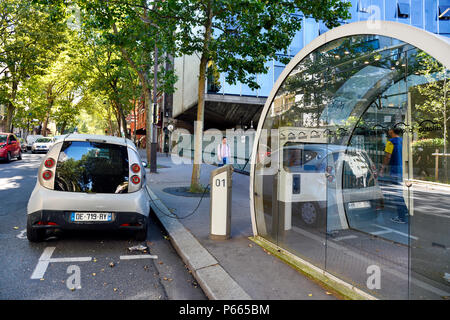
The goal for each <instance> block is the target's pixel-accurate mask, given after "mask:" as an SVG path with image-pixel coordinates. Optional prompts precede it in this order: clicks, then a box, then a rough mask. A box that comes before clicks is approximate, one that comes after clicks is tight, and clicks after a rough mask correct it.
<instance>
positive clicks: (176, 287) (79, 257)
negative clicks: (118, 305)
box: [0, 154, 206, 300]
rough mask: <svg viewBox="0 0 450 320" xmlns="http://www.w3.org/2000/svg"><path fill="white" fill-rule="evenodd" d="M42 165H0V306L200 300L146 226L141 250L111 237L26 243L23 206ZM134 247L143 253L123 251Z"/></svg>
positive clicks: (30, 158)
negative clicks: (32, 302) (4, 303)
mask: <svg viewBox="0 0 450 320" xmlns="http://www.w3.org/2000/svg"><path fill="white" fill-rule="evenodd" d="M42 158H43V155H33V154H24V155H23V160H22V161H17V160H14V161H12V162H11V163H0V202H1V204H0V241H1V242H0V243H1V252H2V254H1V258H2V259H1V260H0V299H39V300H42V299H89V300H90V299H108V300H109V299H152V300H160V299H199V300H202V299H206V297H205V295H204V293H203V292H202V290H201V289H200V287H199V286H198V284H197V283H196V282H195V280H194V278H193V277H192V276H191V274H190V273H189V271H188V270H187V269H186V267H185V265H184V263H183V262H182V261H181V259H180V258H179V256H178V255H177V253H176V252H175V250H174V249H173V247H172V246H171V245H170V242H169V241H168V240H167V239H166V237H165V235H164V233H163V232H162V231H161V229H160V228H159V226H158V225H157V223H156V222H155V220H153V219H152V223H151V224H150V228H149V233H148V238H147V241H145V242H137V241H135V240H133V238H132V236H130V235H127V234H120V233H111V232H102V233H92V232H90V233H80V232H74V233H69V234H68V233H65V234H61V235H60V236H58V237H53V238H49V239H47V241H45V242H42V243H30V242H28V240H27V239H26V234H25V228H26V206H27V202H28V198H29V196H30V195H31V192H32V190H33V188H34V185H35V183H36V174H37V168H38V167H39V164H40V163H41V161H42ZM139 244H146V245H147V246H148V247H149V251H150V252H147V253H142V252H129V251H128V248H129V247H131V246H135V245H139ZM129 255H132V257H131V258H129V257H128V258H126V257H123V256H129ZM121 256H122V258H121ZM137 256H139V258H137ZM155 256H157V258H156V257H155ZM142 257H145V258H142ZM125 258H126V259H125ZM78 275H79V280H80V281H79V283H78V279H77V277H78ZM34 278H35V279H34ZM78 285H79V286H80V287H81V288H76V289H70V288H73V287H74V286H75V287H78Z"/></svg>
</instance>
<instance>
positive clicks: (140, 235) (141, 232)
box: [134, 222, 148, 241]
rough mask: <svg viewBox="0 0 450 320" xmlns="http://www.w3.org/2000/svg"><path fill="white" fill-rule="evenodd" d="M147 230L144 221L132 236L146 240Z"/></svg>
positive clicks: (138, 239) (139, 239)
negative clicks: (142, 226) (143, 224)
mask: <svg viewBox="0 0 450 320" xmlns="http://www.w3.org/2000/svg"><path fill="white" fill-rule="evenodd" d="M147 230H148V225H147V222H145V226H144V228H143V229H141V230H139V231H137V232H136V233H135V235H134V238H135V239H136V240H137V241H145V240H147Z"/></svg>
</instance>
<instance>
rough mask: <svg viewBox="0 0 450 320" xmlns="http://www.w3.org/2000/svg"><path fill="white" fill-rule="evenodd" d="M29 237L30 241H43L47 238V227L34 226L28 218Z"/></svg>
mask: <svg viewBox="0 0 450 320" xmlns="http://www.w3.org/2000/svg"><path fill="white" fill-rule="evenodd" d="M27 239H28V241H30V242H41V241H43V240H44V239H45V229H41V228H33V227H32V226H31V222H30V221H29V219H27Z"/></svg>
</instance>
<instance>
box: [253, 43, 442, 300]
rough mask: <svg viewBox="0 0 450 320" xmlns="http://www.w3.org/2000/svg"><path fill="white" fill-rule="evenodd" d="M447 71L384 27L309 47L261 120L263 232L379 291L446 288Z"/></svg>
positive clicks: (418, 292) (437, 294)
mask: <svg viewBox="0 0 450 320" xmlns="http://www.w3.org/2000/svg"><path fill="white" fill-rule="evenodd" d="M447 79H448V70H446V69H445V68H443V67H442V65H440V64H439V63H438V62H437V61H436V60H434V59H433V58H432V57H430V56H428V55H427V54H426V53H424V52H422V51H420V50H418V49H417V48H415V47H412V46H411V45H409V44H407V43H404V42H401V41H399V40H396V39H393V38H389V37H383V36H375V35H360V36H352V37H346V38H341V39H338V40H335V41H332V42H329V43H327V44H325V45H324V46H322V47H320V48H318V49H316V50H315V51H314V52H312V53H310V54H309V55H308V56H306V57H305V58H304V59H303V60H302V61H301V62H300V63H299V64H298V65H297V66H295V67H294V68H293V69H292V71H291V72H290V74H289V75H288V76H287V77H286V78H285V79H284V81H283V83H282V85H281V86H280V87H279V89H278V91H277V93H276V95H275V97H274V99H273V101H272V102H271V105H270V109H269V111H268V113H267V116H266V119H265V120H264V123H263V126H262V131H261V136H260V138H259V141H258V147H257V163H256V164H255V168H254V191H255V194H254V201H255V203H254V204H255V213H256V224H257V228H258V234H259V235H261V236H263V237H265V238H267V239H269V240H270V241H273V242H275V243H276V244H277V245H279V246H281V247H283V248H284V249H286V250H288V251H290V252H292V253H294V254H295V255H297V256H299V257H301V258H303V259H306V260H308V261H310V262H312V263H313V264H315V265H318V266H320V267H322V268H324V269H326V270H327V271H329V272H331V273H333V274H336V275H337V276H338V277H340V278H342V279H344V280H346V281H348V282H350V283H352V284H354V285H356V286H357V287H359V288H360V289H362V290H364V291H366V292H368V293H370V294H372V295H374V296H376V297H379V298H386V299H405V298H408V297H411V298H418V297H421V298H431V299H435V298H441V297H442V296H448V295H450V294H449V292H450V288H449V282H448V281H450V280H448V279H449V278H450V269H449V263H450V256H449V253H448V248H449V247H450V236H449V228H450V225H449V223H450V220H449V218H450V214H449V212H450V201H447V199H450V197H449V195H450V184H449V183H450V181H449V176H450V172H449V168H448V167H449V166H448V161H450V157H449V156H450V155H449V153H448V148H447V145H448V142H449V140H448V134H447V130H448V122H449V116H450V110H449V109H450V108H449V97H448V94H447V91H448V82H447ZM373 265H376V266H378V267H380V269H381V272H382V275H383V280H382V286H381V288H380V289H375V290H374V289H370V288H368V287H367V270H368V268H369V269H370V267H371V266H373Z"/></svg>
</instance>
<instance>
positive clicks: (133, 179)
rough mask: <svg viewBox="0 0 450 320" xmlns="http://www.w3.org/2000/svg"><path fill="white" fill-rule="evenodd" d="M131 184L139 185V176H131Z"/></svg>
mask: <svg viewBox="0 0 450 320" xmlns="http://www.w3.org/2000/svg"><path fill="white" fill-rule="evenodd" d="M131 182H133V183H134V184H139V183H140V182H141V178H139V176H132V177H131Z"/></svg>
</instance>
